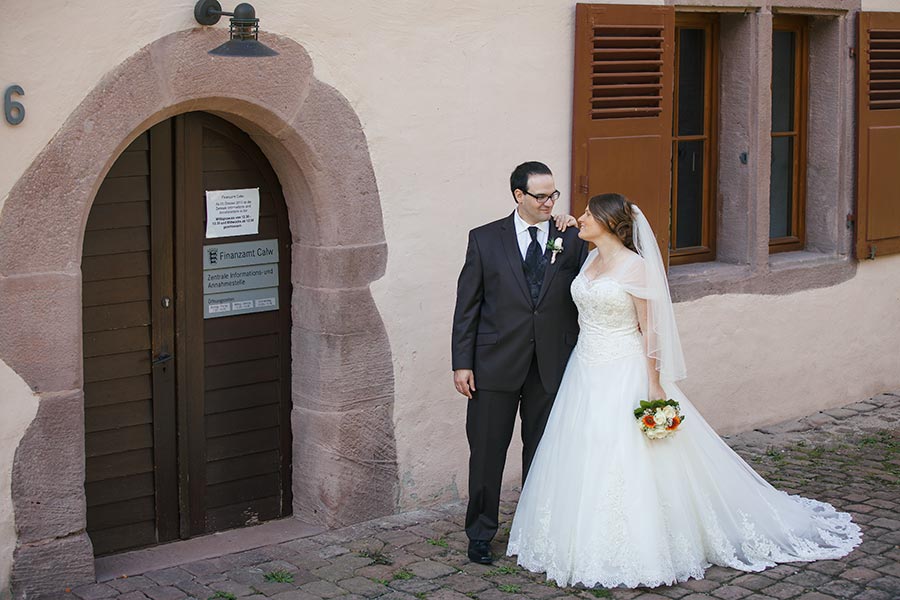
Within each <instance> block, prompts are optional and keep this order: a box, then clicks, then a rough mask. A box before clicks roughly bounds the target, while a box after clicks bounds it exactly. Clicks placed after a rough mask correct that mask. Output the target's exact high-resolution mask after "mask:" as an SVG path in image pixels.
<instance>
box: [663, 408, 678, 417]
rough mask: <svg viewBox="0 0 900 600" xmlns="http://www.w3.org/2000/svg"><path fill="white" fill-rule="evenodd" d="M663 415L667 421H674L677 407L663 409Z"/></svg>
mask: <svg viewBox="0 0 900 600" xmlns="http://www.w3.org/2000/svg"><path fill="white" fill-rule="evenodd" d="M663 414H664V415H666V419H672V418H674V417H675V407H674V406H666V407H665V408H664V409H663Z"/></svg>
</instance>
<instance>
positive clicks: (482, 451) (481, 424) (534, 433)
mask: <svg viewBox="0 0 900 600" xmlns="http://www.w3.org/2000/svg"><path fill="white" fill-rule="evenodd" d="M475 387H476V388H478V379H477V377H476V379H475ZM555 397H556V394H555V393H553V394H549V393H547V391H546V390H545V389H544V384H543V382H542V381H541V376H540V373H539V372H538V365H537V357H536V356H535V357H533V358H532V360H531V366H530V368H529V369H528V375H527V376H526V377H525V382H524V383H523V384H522V387H521V388H520V389H518V390H514V391H511V392H497V391H490V390H478V391H476V392H475V393H474V394H472V399H471V400H469V405H468V410H467V412H466V436H467V437H468V440H469V505H468V508H467V509H466V535H468V536H469V539H470V540H485V541H490V540H491V539H493V537H494V535H495V534H496V533H497V528H498V527H499V513H500V486H501V484H502V482H503V467H504V465H505V464H506V453H507V450H509V443H510V441H511V440H512V434H513V429H514V428H515V424H516V412H518V411H521V415H522V443H523V448H522V483H523V485H524V483H525V478H526V477H527V476H528V468H529V467H530V466H531V460H532V459H533V458H534V453H535V451H536V450H537V447H538V443H540V441H541V436H542V435H543V434H544V427H545V426H546V425H547V418H548V417H549V416H550V409H551V408H552V407H553V400H554V398H555Z"/></svg>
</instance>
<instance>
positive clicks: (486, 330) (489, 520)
mask: <svg viewBox="0 0 900 600" xmlns="http://www.w3.org/2000/svg"><path fill="white" fill-rule="evenodd" d="M509 184H510V185H509V187H510V191H511V192H512V195H513V198H514V199H515V201H516V205H517V206H516V210H515V211H513V213H512V214H511V215H509V216H508V217H504V218H503V219H500V220H499V221H494V222H493V223H488V224H487V225H483V226H481V227H478V228H476V229H473V230H472V231H470V232H469V247H468V250H467V251H466V262H465V264H464V265H463V268H462V272H461V273H460V275H459V283H458V285H457V290H456V312H455V313H454V315H453V347H452V354H453V381H454V384H455V385H456V390H457V391H458V392H459V393H460V394H462V395H464V396H466V397H467V398H468V399H469V403H468V410H467V413H466V435H467V437H468V440H469V452H470V455H469V506H468V509H467V511H466V534H467V535H468V537H469V550H468V555H469V559H470V560H472V561H473V562H477V563H482V564H490V563H491V562H492V561H493V556H492V555H491V549H490V541H491V539H493V537H494V535H495V534H496V533H497V527H498V513H499V509H500V484H501V481H502V479H503V466H504V464H505V463H506V451H507V449H508V448H509V442H510V440H511V439H512V434H513V427H514V426H515V420H516V411H517V410H519V411H520V412H521V415H522V442H523V445H524V448H523V449H522V481H523V482H524V481H525V477H526V476H527V474H528V467H529V466H530V465H531V460H532V458H533V457H534V452H535V450H536V449H537V446H538V442H540V439H541V435H542V434H543V433H544V426H545V425H546V424H547V417H548V416H549V415H550V409H551V407H552V406H553V399H554V398H555V397H556V391H557V389H558V388H559V382H560V380H561V379H562V375H563V371H564V370H565V368H566V362H567V361H568V359H569V354H570V353H571V352H572V348H573V347H574V346H575V342H576V341H577V339H578V312H577V311H576V309H575V305H574V303H573V302H572V296H571V294H570V292H569V286H570V285H571V284H572V280H573V279H574V278H575V276H576V275H577V274H578V271H579V269H580V268H581V264H582V263H583V262H584V260H585V258H586V257H587V244H586V243H585V242H583V241H582V240H581V239H579V238H578V230H577V229H576V228H574V227H570V228H568V229H567V230H566V231H565V232H560V231H559V230H558V229H557V228H556V227H555V225H554V222H553V220H552V219H551V211H552V210H553V205H554V204H555V203H556V200H557V199H558V198H559V191H558V190H557V189H556V184H555V183H554V181H553V173H551V172H550V169H549V168H548V167H547V165H545V164H543V163H539V162H526V163H523V164H521V165H519V166H518V167H516V168H515V170H514V171H513V172H512V175H511V176H510V178H509ZM548 242H550V245H551V246H552V245H553V244H555V245H556V246H554V247H557V248H559V250H558V251H557V252H555V258H554V253H553V252H551V250H550V249H549V248H550V246H548Z"/></svg>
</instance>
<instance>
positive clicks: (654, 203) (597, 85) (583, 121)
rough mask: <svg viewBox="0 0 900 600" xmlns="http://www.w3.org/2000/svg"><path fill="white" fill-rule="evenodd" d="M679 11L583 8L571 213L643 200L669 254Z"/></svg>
mask: <svg viewBox="0 0 900 600" xmlns="http://www.w3.org/2000/svg"><path fill="white" fill-rule="evenodd" d="M674 22H675V11H674V8H673V7H671V6H630V5H604V4H578V5H577V7H576V20H575V90H574V100H573V127H572V208H573V212H574V213H575V214H576V215H577V214H580V213H581V212H583V211H584V208H585V206H586V205H587V202H588V200H589V199H590V198H591V196H594V195H597V194H601V193H605V192H618V193H621V194H624V195H626V196H627V197H628V198H629V199H630V200H632V201H633V202H635V203H637V204H638V205H639V206H640V207H641V208H642V210H643V211H644V214H645V215H646V216H647V219H648V220H649V221H650V224H651V225H652V226H653V230H654V233H656V237H657V241H658V242H659V246H660V250H661V251H662V254H663V257H668V246H669V243H668V240H669V195H670V194H669V193H670V181H671V166H672V165H671V162H672V88H673V71H674Z"/></svg>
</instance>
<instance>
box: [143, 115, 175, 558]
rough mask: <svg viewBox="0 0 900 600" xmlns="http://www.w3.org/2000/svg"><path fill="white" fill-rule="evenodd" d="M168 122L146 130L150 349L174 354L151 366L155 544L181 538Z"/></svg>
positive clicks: (170, 134)
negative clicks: (150, 320)
mask: <svg viewBox="0 0 900 600" xmlns="http://www.w3.org/2000/svg"><path fill="white" fill-rule="evenodd" d="M173 144H174V139H173V123H172V121H171V120H168V121H165V122H163V123H160V124H159V125H156V126H155V127H153V128H152V129H151V130H150V173H151V175H150V222H151V235H152V238H151V239H152V241H153V249H152V252H151V254H150V263H151V265H152V268H151V277H150V288H151V301H150V306H151V309H150V310H151V315H152V327H151V346H152V355H153V356H154V357H157V358H158V357H164V356H166V355H170V356H172V355H175V359H174V360H173V361H171V362H159V361H157V362H156V364H154V365H153V367H152V377H153V441H154V443H153V461H154V475H155V481H156V487H155V499H156V516H155V518H156V528H157V535H158V538H159V541H161V542H164V541H169V540H174V539H177V538H178V537H179V536H180V533H181V532H180V523H179V516H178V451H177V434H178V419H177V396H176V378H175V375H176V372H177V368H178V363H177V359H178V358H177V353H176V347H175V311H176V310H177V308H178V307H177V303H176V296H175V272H174V269H175V266H174V247H173V244H174V238H173V235H174V233H173V230H174V218H175V214H174V210H175V206H174V205H175V198H174V191H175V179H174V177H175V172H174V152H173Z"/></svg>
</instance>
